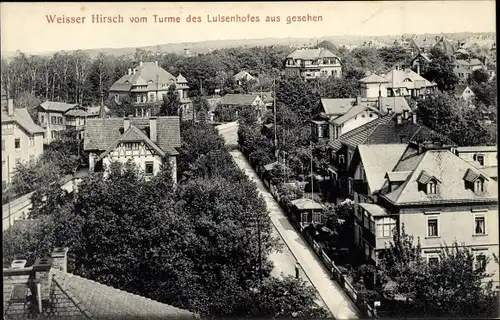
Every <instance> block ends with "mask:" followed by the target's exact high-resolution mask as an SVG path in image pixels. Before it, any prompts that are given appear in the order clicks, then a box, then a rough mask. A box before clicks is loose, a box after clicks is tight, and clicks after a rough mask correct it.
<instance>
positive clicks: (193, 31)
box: [0, 0, 496, 53]
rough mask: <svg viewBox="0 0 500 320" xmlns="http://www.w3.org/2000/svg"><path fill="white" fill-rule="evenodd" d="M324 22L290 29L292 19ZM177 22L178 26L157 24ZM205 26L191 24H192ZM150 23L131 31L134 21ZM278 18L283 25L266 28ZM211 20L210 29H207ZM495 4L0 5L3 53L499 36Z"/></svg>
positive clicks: (476, 1)
mask: <svg viewBox="0 0 500 320" xmlns="http://www.w3.org/2000/svg"><path fill="white" fill-rule="evenodd" d="M98 14H101V15H103V16H117V15H121V16H122V17H123V19H124V22H123V23H114V24H113V23H111V24H110V23H107V24H96V23H92V22H91V18H92V15H98ZM307 14H309V15H311V16H321V18H322V21H316V22H314V21H310V22H291V23H287V17H291V16H303V15H307ZM47 15H49V16H51V15H52V16H53V15H57V16H58V17H62V16H65V17H85V22H84V23H59V24H58V23H48V21H47ZM154 15H157V16H158V17H179V18H180V21H181V22H180V23H157V22H156V23H155V22H154ZM190 15H191V16H195V17H200V18H201V20H202V21H201V22H197V23H193V22H190V23H188V22H186V18H188V17H189V16H190ZM217 15H223V16H234V15H240V16H247V15H251V16H258V17H259V22H230V23H223V22H213V20H214V17H217ZM143 16H145V17H147V19H148V21H147V22H146V23H131V22H130V21H129V18H130V17H143ZM266 16H280V22H265V18H266ZM209 19H210V21H209ZM495 30H496V28H495V2H494V1H481V0H474V1H387V2H385V1H359V2H357V1H349V2H330V1H328V2H243V3H242V2H217V3H207V2H201V3H193V2H190V3H180V2H178V3H158V2H152V3H147V2H145V3H138V2H136V3H134V2H125V3H86V2H74V3H50V2H43V3H42V2H38V3H11V2H2V3H0V35H1V37H0V38H1V49H2V51H3V52H5V51H16V50H21V51H23V52H30V53H35V52H37V53H39V52H46V51H59V50H76V49H93V48H94V49H95V48H123V47H138V46H152V45H159V44H167V43H181V42H197V41H204V40H236V39H258V38H275V37H277V38H286V37H294V38H318V37H324V36H337V35H364V36H381V35H394V34H404V33H440V32H443V33H451V32H495Z"/></svg>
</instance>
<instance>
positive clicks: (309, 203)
mask: <svg viewBox="0 0 500 320" xmlns="http://www.w3.org/2000/svg"><path fill="white" fill-rule="evenodd" d="M292 205H294V206H295V207H297V209H299V210H322V209H324V208H325V207H323V206H322V205H321V203H318V202H316V201H314V200H312V199H309V198H300V199H296V200H293V201H292Z"/></svg>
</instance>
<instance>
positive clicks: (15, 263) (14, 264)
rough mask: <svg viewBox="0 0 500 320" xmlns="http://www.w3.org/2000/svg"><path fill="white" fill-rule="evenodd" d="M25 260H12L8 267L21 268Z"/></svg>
mask: <svg viewBox="0 0 500 320" xmlns="http://www.w3.org/2000/svg"><path fill="white" fill-rule="evenodd" d="M27 262H28V261H26V260H14V261H12V263H11V265H10V268H11V269H23V268H24V267H25V266H26V263H27Z"/></svg>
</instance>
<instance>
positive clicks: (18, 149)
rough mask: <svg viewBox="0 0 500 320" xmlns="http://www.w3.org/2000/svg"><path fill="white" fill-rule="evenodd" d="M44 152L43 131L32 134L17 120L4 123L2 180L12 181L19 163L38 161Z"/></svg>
mask: <svg viewBox="0 0 500 320" xmlns="http://www.w3.org/2000/svg"><path fill="white" fill-rule="evenodd" d="M42 153H43V133H36V134H30V133H28V132H26V131H25V130H24V129H23V128H22V127H20V126H19V125H18V124H17V123H15V122H10V123H2V181H5V183H9V182H11V181H12V177H13V175H14V172H15V167H16V165H17V163H19V162H28V161H37V160H38V158H39V157H40V156H41V155H42ZM2 184H4V183H2Z"/></svg>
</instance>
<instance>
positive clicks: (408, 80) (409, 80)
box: [403, 78, 411, 82]
mask: <svg viewBox="0 0 500 320" xmlns="http://www.w3.org/2000/svg"><path fill="white" fill-rule="evenodd" d="M403 82H411V79H410V78H406V79H404V80H403Z"/></svg>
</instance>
